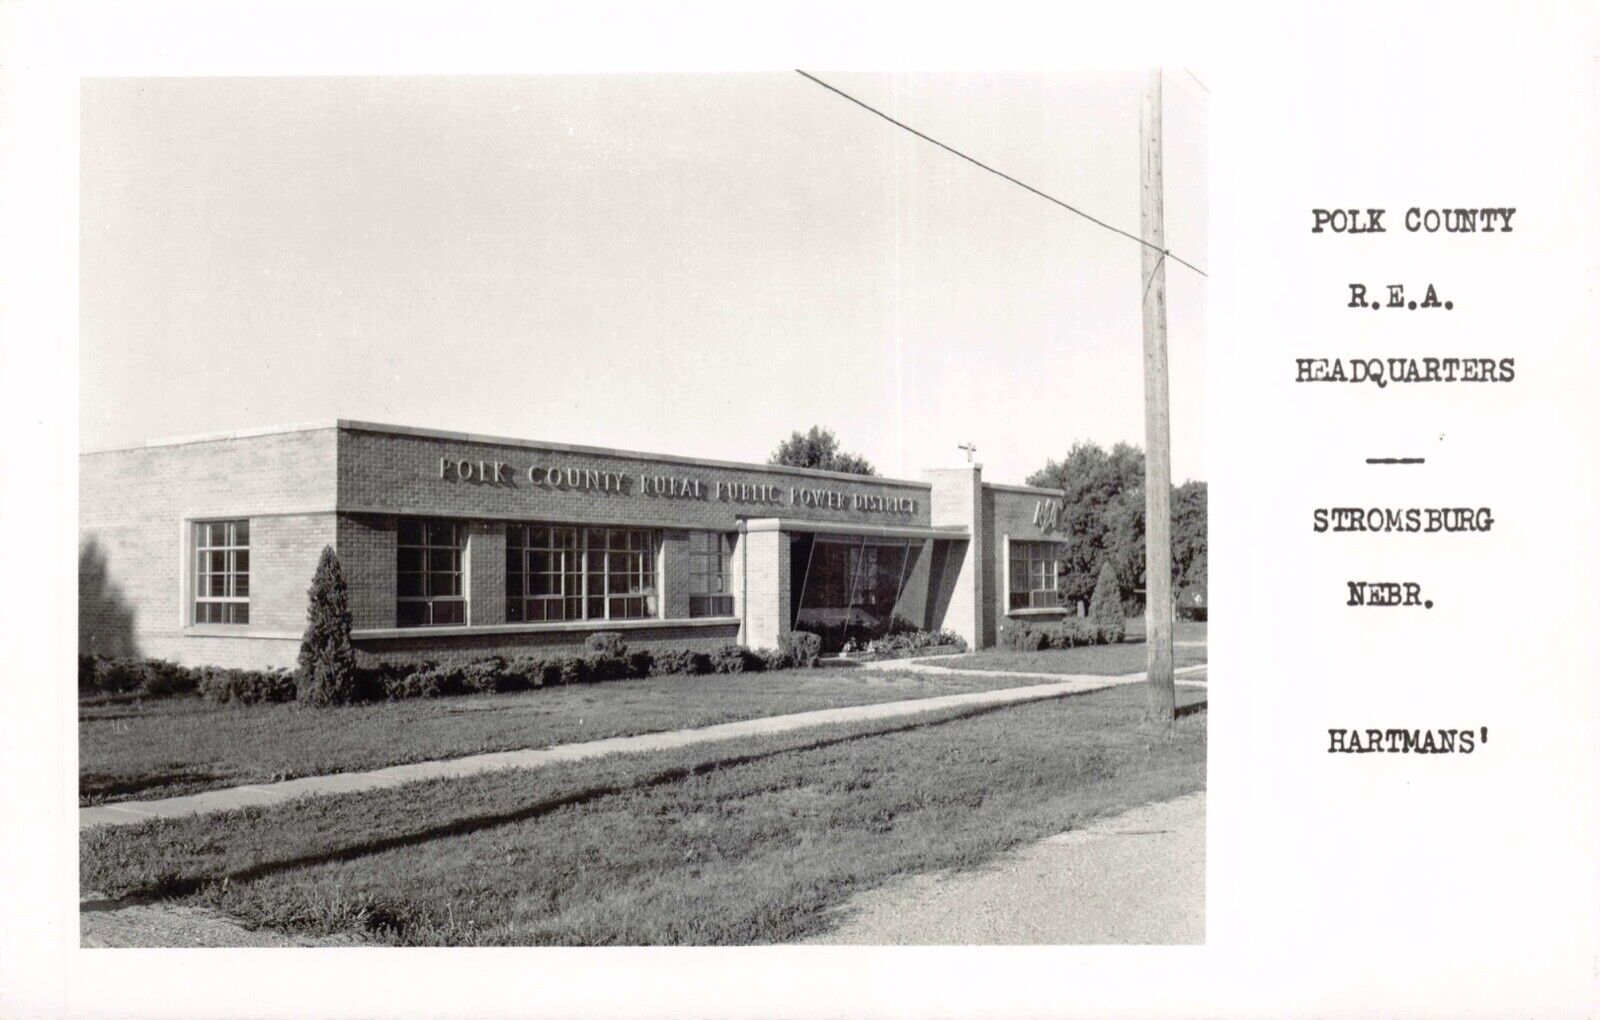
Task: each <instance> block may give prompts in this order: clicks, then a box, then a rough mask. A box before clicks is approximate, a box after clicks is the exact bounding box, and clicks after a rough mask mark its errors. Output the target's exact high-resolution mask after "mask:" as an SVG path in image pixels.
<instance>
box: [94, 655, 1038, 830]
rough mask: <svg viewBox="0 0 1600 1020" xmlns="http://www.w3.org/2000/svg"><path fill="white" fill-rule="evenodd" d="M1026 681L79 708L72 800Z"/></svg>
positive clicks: (709, 686) (707, 686) (794, 675)
mask: <svg viewBox="0 0 1600 1020" xmlns="http://www.w3.org/2000/svg"><path fill="white" fill-rule="evenodd" d="M1034 682H1036V681H1032V680H1029V679H1028V678H1026V677H1017V678H1011V679H1008V678H1004V677H1000V678H985V677H970V676H954V677H944V676H930V675H927V674H919V673H911V672H878V671H876V670H873V671H866V670H849V669H814V670H784V671H781V672H774V673H750V674H732V675H710V676H670V677H652V678H649V679H644V680H619V681H615V682H612V683H606V684H593V685H583V686H575V687H553V688H546V689H544V690H538V691H529V692H526V693H521V694H482V695H474V696H469V697H458V698H440V699H437V700H423V699H418V700H411V701H400V702H393V703H387V702H386V703H380V704H373V705H357V706H351V707H347V708H324V709H315V708H304V707H301V706H298V705H293V704H290V705H257V706H252V707H249V708H239V707H217V706H213V705H210V704H208V703H207V702H205V701H202V700H201V699H199V698H197V697H180V698H166V699H159V700H147V701H143V702H136V703H129V704H109V705H108V704H84V705H82V706H80V709H79V715H78V799H79V802H80V803H82V804H97V803H105V802H113V801H118V800H129V799H148V798H155V797H174V796H179V795H182V794H188V793H196V792H198V791H200V790H208V789H214V788H217V787H225V786H237V785H241V784H245V783H263V782H272V781H275V780H281V779H293V778H297V777H300V776H309V775H321V774H325V773H330V772H348V771H357V770H367V769H375V768H382V767H384V766H387V765H399V764H403V763H406V762H414V761H428V760H431V759H436V758H452V757H458V756H461V755H466V754H477V753H479V752H486V751H508V750H515V749H518V748H525V747H547V746H551V745H554V744H564V743H570V742H573V741H581V740H599V739H603V738H606V737H617V736H628V735H632V734H636V733H650V732H655V731H659V730H670V729H677V728H680V727H694V726H710V725H714V724H716V723H725V722H734V721H737V720H741V719H752V718H756V717H758V716H766V715H783V714H785V713H789V712H803V711H808V710H811V709H819V708H836V707H842V706H847V705H863V704H869V703H874V702H882V701H899V700H902V699H909V698H926V697H934V696H937V695H941V694H959V693H962V692H965V691H975V690H986V689H990V688H996V687H1014V686H1019V685H1024V684H1028V683H1034Z"/></svg>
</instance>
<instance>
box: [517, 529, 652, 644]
mask: <svg viewBox="0 0 1600 1020" xmlns="http://www.w3.org/2000/svg"><path fill="white" fill-rule="evenodd" d="M655 615H656V563H655V539H654V536H653V535H652V533H651V532H649V531H642V530H639V529H637V528H573V527H561V526H551V525H542V524H513V525H510V526H509V527H507V529H506V619H507V620H510V621H512V622H519V623H537V622H542V621H548V620H639V619H646V618H649V617H653V616H655Z"/></svg>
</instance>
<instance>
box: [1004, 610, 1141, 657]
mask: <svg viewBox="0 0 1600 1020" xmlns="http://www.w3.org/2000/svg"><path fill="white" fill-rule="evenodd" d="M1127 629H1128V625H1127V623H1126V622H1125V621H1121V620H1116V621H1111V620H1093V619H1089V618H1086V617H1071V618H1069V619H1066V620H1062V621H1061V622H1059V623H1045V624H1028V623H1014V624H1011V625H1009V626H1007V627H1006V628H1004V629H1003V630H1002V631H1001V632H1000V643H1001V644H1002V645H1003V646H1004V647H1006V648H1011V649H1015V650H1017V651H1021V652H1037V651H1039V650H1040V649H1042V648H1079V647H1082V646H1084V645H1114V644H1116V643H1118V642H1119V641H1121V640H1122V639H1123V638H1124V637H1126V636H1127Z"/></svg>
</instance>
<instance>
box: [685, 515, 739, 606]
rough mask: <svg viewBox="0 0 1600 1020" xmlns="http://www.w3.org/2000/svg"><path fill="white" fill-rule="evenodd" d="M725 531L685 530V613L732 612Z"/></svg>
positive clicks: (730, 552)
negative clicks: (687, 545) (686, 573)
mask: <svg viewBox="0 0 1600 1020" xmlns="http://www.w3.org/2000/svg"><path fill="white" fill-rule="evenodd" d="M733 541H734V538H733V536H732V535H729V534H722V533H719V532H715V531H691V532H690V533H689V615H690V616H732V615H733V594H732V589H731V587H730V580H729V570H728V568H729V564H731V563H732V562H733Z"/></svg>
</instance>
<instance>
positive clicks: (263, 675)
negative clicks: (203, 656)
mask: <svg viewBox="0 0 1600 1020" xmlns="http://www.w3.org/2000/svg"><path fill="white" fill-rule="evenodd" d="M199 690H200V694H201V696H202V697H204V698H205V699H206V700H207V701H210V702H213V703H215V704H218V705H263V704H269V703H275V702H285V701H293V700H294V699H295V695H296V693H297V687H296V683H295V674H294V673H292V672H290V671H289V670H286V669H222V668H220V667H216V666H202V667H201V668H200V678H199Z"/></svg>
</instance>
